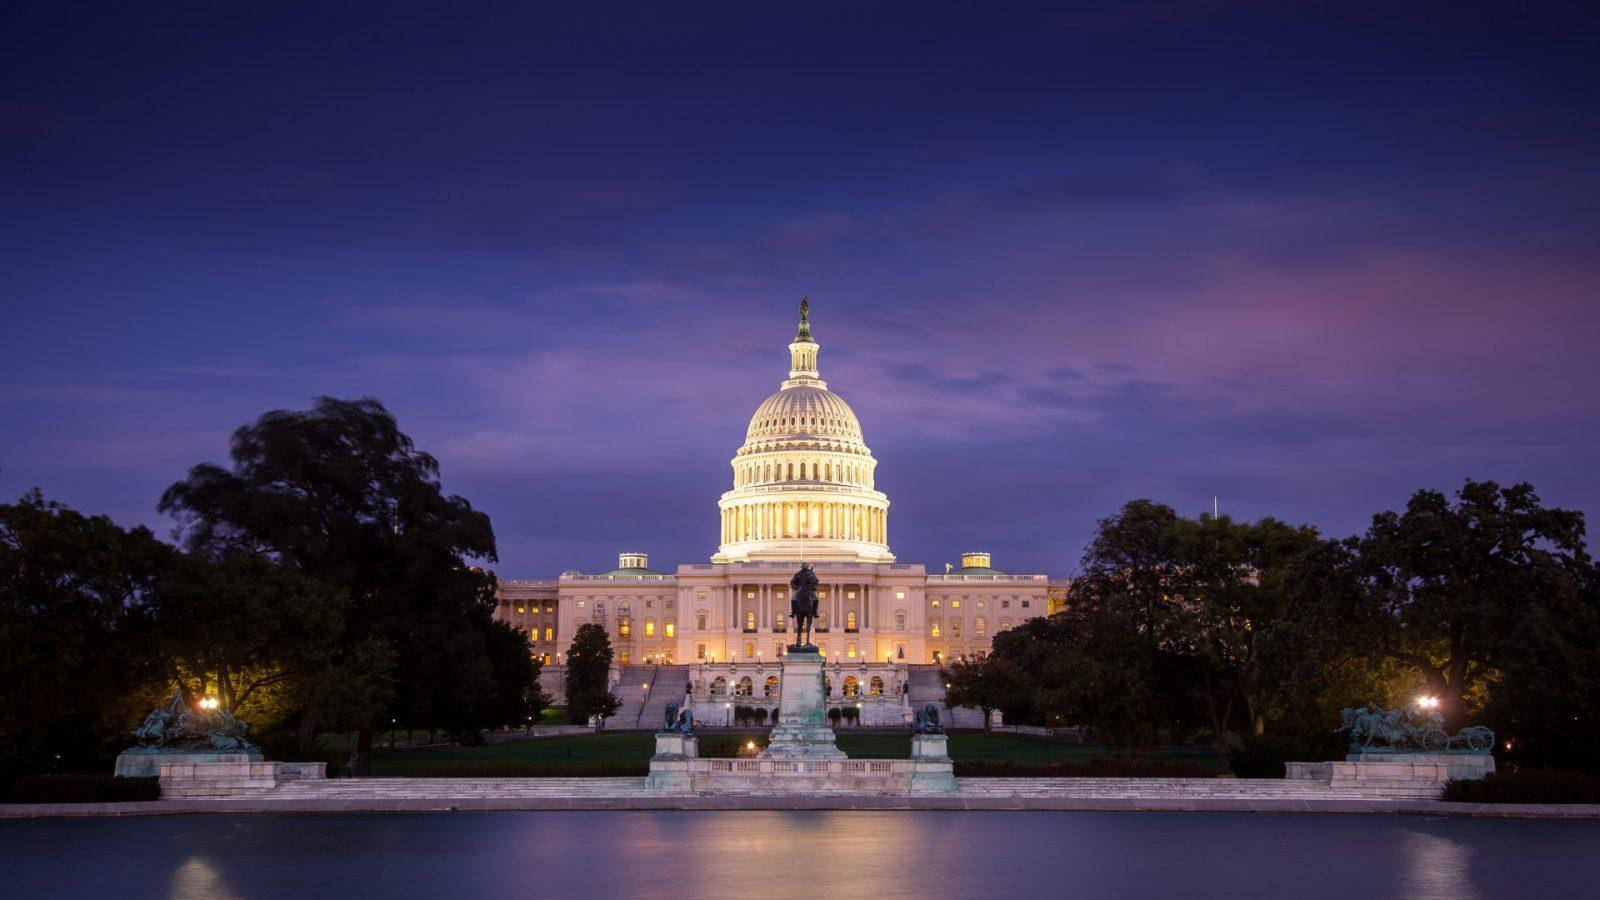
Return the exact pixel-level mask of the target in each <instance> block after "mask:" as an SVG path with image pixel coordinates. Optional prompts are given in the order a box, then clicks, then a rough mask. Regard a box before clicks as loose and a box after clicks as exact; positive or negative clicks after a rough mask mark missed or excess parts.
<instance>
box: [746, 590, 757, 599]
mask: <svg viewBox="0 0 1600 900" xmlns="http://www.w3.org/2000/svg"><path fill="white" fill-rule="evenodd" d="M744 598H745V599H746V600H754V599H755V598H756V592H755V591H745V592H744Z"/></svg>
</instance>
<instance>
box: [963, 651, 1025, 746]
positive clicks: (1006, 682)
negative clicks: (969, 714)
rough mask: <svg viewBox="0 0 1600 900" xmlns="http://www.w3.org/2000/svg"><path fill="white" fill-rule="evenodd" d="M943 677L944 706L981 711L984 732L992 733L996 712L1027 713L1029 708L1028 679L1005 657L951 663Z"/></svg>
mask: <svg viewBox="0 0 1600 900" xmlns="http://www.w3.org/2000/svg"><path fill="white" fill-rule="evenodd" d="M940 675H941V677H942V678H943V679H944V686H945V689H944V702H945V705H946V706H950V707H957V706H961V707H966V708H968V709H977V710H979V711H980V712H982V713H983V730H984V731H988V730H989V729H990V726H991V719H992V718H993V714H994V711H995V710H997V709H998V710H1006V709H1018V708H1023V709H1026V708H1027V707H1028V706H1029V705H1030V704H1029V692H1030V690H1031V685H1030V684H1029V682H1028V678H1027V676H1026V675H1024V674H1023V671H1022V669H1020V668H1019V667H1018V666H1017V664H1016V663H1014V662H1012V661H1011V660H1009V659H1007V658H1005V657H990V658H985V659H974V660H962V661H960V662H955V663H951V664H950V665H949V666H947V667H945V669H944V670H943V671H942V672H941V673H940Z"/></svg>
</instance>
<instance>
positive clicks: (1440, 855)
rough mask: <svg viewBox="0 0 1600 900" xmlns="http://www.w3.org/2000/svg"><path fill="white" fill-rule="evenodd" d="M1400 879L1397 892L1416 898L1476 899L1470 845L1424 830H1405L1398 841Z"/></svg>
mask: <svg viewBox="0 0 1600 900" xmlns="http://www.w3.org/2000/svg"><path fill="white" fill-rule="evenodd" d="M1400 847H1401V851H1402V852H1403V853H1404V856H1405V858H1404V860H1403V861H1402V865H1403V867H1404V868H1403V872H1404V880H1403V887H1402V889H1401V893H1402V894H1403V895H1404V896H1406V897H1413V898H1416V900H1478V898H1480V897H1482V896H1483V892H1482V891H1479V890H1478V888H1477V886H1476V885H1474V884H1473V881H1472V857H1473V855H1474V851H1473V849H1472V847H1471V846H1470V845H1468V844H1467V843H1466V842H1464V841H1461V840H1455V839H1452V838H1448V837H1445V836H1443V835H1440V834H1431V833H1429V832H1427V831H1409V832H1407V833H1406V834H1405V835H1404V838H1403V840H1402V841H1401V843H1400Z"/></svg>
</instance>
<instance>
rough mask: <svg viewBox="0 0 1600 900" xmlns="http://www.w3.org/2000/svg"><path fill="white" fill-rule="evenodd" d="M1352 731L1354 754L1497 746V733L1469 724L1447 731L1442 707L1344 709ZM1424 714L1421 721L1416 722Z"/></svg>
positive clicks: (1477, 749)
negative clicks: (1495, 740) (1424, 709)
mask: <svg viewBox="0 0 1600 900" xmlns="http://www.w3.org/2000/svg"><path fill="white" fill-rule="evenodd" d="M1340 714H1341V715H1342V716H1343V717H1344V724H1342V725H1340V726H1339V730H1340V731H1347V732H1349V733H1350V752H1351V753H1488V752H1489V751H1490V750H1492V749H1494V732H1493V731H1491V730H1489V729H1488V728H1485V727H1484V726H1482V725H1469V726H1467V727H1466V728H1463V729H1461V731H1459V732H1457V733H1456V734H1450V733H1448V732H1446V731H1445V730H1444V717H1443V716H1441V715H1439V712H1438V710H1427V711H1423V710H1422V709H1420V708H1413V709H1412V710H1410V711H1409V712H1408V711H1406V710H1402V709H1384V708H1383V707H1381V706H1370V707H1369V706H1358V707H1355V708H1351V709H1344V710H1341V711H1340ZM1419 717H1420V719H1421V721H1420V722H1419V721H1416V719H1418V718H1419Z"/></svg>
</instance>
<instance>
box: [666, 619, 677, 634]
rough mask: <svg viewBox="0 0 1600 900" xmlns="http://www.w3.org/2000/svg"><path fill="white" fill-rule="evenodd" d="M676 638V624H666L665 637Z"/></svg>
mask: <svg viewBox="0 0 1600 900" xmlns="http://www.w3.org/2000/svg"><path fill="white" fill-rule="evenodd" d="M677 636H678V623H676V622H668V623H667V637H677Z"/></svg>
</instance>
